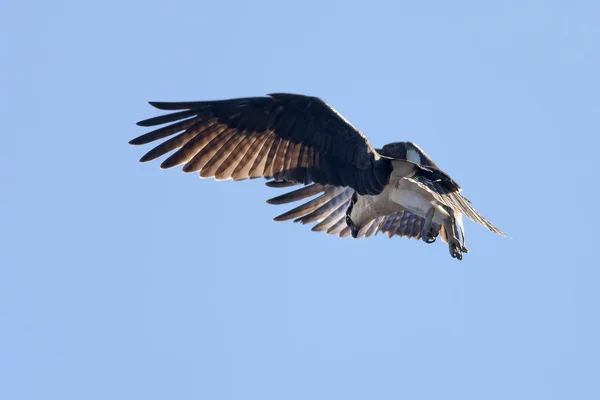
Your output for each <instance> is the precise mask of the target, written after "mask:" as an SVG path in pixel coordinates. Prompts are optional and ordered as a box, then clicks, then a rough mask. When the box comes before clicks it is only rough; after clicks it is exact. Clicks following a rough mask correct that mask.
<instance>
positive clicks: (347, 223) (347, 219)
mask: <svg viewBox="0 0 600 400" xmlns="http://www.w3.org/2000/svg"><path fill="white" fill-rule="evenodd" d="M346 225H348V226H352V220H351V219H350V216H349V215H346Z"/></svg>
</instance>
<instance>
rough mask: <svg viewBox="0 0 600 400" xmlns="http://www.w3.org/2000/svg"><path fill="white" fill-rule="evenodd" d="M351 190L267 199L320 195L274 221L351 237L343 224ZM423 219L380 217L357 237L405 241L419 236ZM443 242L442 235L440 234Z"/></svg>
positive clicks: (323, 188) (314, 190) (309, 190)
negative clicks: (309, 224)
mask: <svg viewBox="0 0 600 400" xmlns="http://www.w3.org/2000/svg"><path fill="white" fill-rule="evenodd" d="M267 186H270V187H288V186H290V184H289V183H288V182H277V181H270V182H267ZM353 194H354V190H352V189H351V188H343V187H335V186H327V185H320V184H312V185H308V186H304V187H302V188H300V189H297V190H294V191H292V192H288V193H285V194H282V195H281V196H277V197H274V198H272V199H269V200H267V203H269V204H289V203H293V202H296V201H302V200H307V199H309V198H311V197H313V196H316V195H319V196H317V197H315V198H313V199H312V200H309V201H306V202H305V203H303V204H301V205H300V206H298V207H296V208H294V209H292V210H290V211H288V212H285V213H283V214H281V215H279V216H277V217H275V218H274V220H275V221H288V220H291V219H293V220H294V222H300V223H301V224H308V223H313V222H316V225H314V226H313V227H312V230H313V231H316V232H326V233H327V234H330V235H338V236H339V237H347V236H350V233H351V232H350V228H349V227H348V226H347V225H346V210H347V209H348V206H349V205H350V201H351V199H352V195H353ZM423 223H424V219H423V218H421V217H419V216H418V215H416V214H414V213H412V212H410V211H408V210H405V211H399V212H396V213H394V214H391V215H388V216H385V217H379V218H376V219H374V220H373V221H371V222H370V223H369V224H367V225H366V226H364V227H363V228H362V229H361V230H360V232H359V234H358V237H361V236H365V237H369V236H372V235H373V234H377V233H379V232H383V233H386V234H387V235H388V237H392V236H394V235H397V236H404V237H407V238H415V239H419V238H420V237H421V226H422V224H423ZM440 229H441V230H443V227H441V226H440V225H438V224H434V225H433V226H432V234H433V236H437V235H438V234H439V233H440ZM442 238H443V239H444V240H446V239H445V235H442Z"/></svg>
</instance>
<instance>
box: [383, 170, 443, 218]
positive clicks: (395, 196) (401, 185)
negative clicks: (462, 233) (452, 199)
mask: <svg viewBox="0 0 600 400" xmlns="http://www.w3.org/2000/svg"><path fill="white" fill-rule="evenodd" d="M389 200H390V201H391V202H393V203H396V204H398V205H400V206H401V207H402V208H405V209H407V210H409V211H412V212H414V213H415V214H417V215H419V216H421V217H425V216H426V215H427V212H428V211H429V210H430V209H431V208H435V214H434V218H433V220H434V222H436V223H443V221H444V219H445V218H446V217H447V216H448V213H447V212H446V210H444V209H443V208H442V207H441V206H440V205H439V204H438V202H437V201H436V200H435V199H434V198H433V196H431V194H429V193H427V192H426V191H425V190H423V189H421V188H419V186H418V185H416V184H415V183H414V182H411V181H410V180H409V179H400V181H399V182H398V183H397V184H396V185H394V187H393V188H392V189H391V190H390V192H389Z"/></svg>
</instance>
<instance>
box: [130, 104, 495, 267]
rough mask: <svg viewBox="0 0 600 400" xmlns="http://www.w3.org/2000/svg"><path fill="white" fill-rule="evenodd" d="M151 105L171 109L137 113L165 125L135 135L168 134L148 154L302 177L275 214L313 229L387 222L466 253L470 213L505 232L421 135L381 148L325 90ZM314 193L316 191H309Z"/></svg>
mask: <svg viewBox="0 0 600 400" xmlns="http://www.w3.org/2000/svg"><path fill="white" fill-rule="evenodd" d="M150 105H152V106H154V107H155V108H157V109H159V110H166V111H171V113H168V114H165V115H161V116H157V117H153V118H149V119H145V120H143V121H140V122H138V123H137V124H138V125H139V126H143V127H153V126H158V125H164V126H162V127H160V128H157V129H155V130H153V131H151V132H148V133H146V134H144V135H141V136H139V137H137V138H135V139H133V140H131V141H130V142H129V143H131V144H133V145H143V144H148V143H151V142H155V141H158V140H161V139H166V138H168V139H167V140H165V141H163V142H162V143H160V144H158V145H157V146H156V147H154V148H152V149H151V150H150V151H149V152H147V153H146V154H145V155H144V156H143V157H142V158H141V159H140V161H141V162H146V161H150V160H154V159H156V158H158V157H161V156H163V155H166V154H167V153H169V152H172V151H173V150H175V151H174V152H173V153H172V154H170V155H169V157H167V158H166V159H165V160H164V161H163V162H162V163H161V168H165V169H166V168H172V167H175V166H178V165H182V164H183V167H182V169H183V171H184V172H199V174H200V176H201V177H203V178H209V177H213V178H215V179H217V180H225V179H232V180H242V179H252V178H260V177H263V178H266V179H268V180H269V181H268V182H267V183H266V184H267V186H270V187H276V188H282V187H290V186H294V185H302V187H301V188H299V189H296V190H294V191H291V192H288V193H285V194H283V195H281V196H278V197H275V198H272V199H270V200H268V201H267V202H268V203H270V204H287V203H292V202H296V201H303V203H302V204H301V205H299V206H298V207H296V208H294V209H292V210H290V211H288V212H286V213H284V214H282V215H280V216H278V217H276V218H275V220H276V221H286V220H290V219H294V220H295V221H296V222H301V223H303V224H304V223H312V222H316V225H314V226H313V228H312V230H313V231H325V232H326V233H328V234H335V235H338V236H340V237H347V236H352V237H353V238H358V237H369V236H371V235H373V234H376V233H378V232H383V233H386V234H387V235H388V236H389V237H392V236H394V235H397V236H401V237H402V236H404V237H408V238H416V239H421V240H423V241H424V242H426V243H433V242H435V241H436V239H437V237H438V236H440V237H441V239H442V240H443V241H444V242H446V243H448V247H449V251H450V255H451V256H452V257H453V258H457V259H459V260H462V257H463V254H464V253H467V252H468V250H467V248H466V247H465V235H464V227H463V223H462V216H463V215H464V216H466V217H467V218H469V219H471V220H473V221H475V222H477V223H479V224H481V225H483V226H485V227H486V228H488V229H489V230H491V231H492V232H495V233H497V234H499V235H503V236H505V234H504V233H503V232H502V231H500V230H499V229H498V228H496V227H494V226H493V225H492V224H491V223H490V222H489V221H487V220H486V219H485V218H483V217H482V216H481V215H480V214H479V213H478V212H477V211H475V209H474V208H473V207H472V205H471V203H470V201H469V200H467V199H466V198H465V197H463V196H462V194H461V187H460V186H459V185H458V184H457V183H456V182H455V181H454V180H453V179H452V178H451V177H450V176H448V174H446V173H445V172H443V171H442V170H441V169H440V168H439V167H438V166H437V165H436V164H435V162H433V160H432V159H431V158H430V157H429V156H428V155H427V154H425V152H424V151H423V150H421V149H420V148H419V147H418V146H417V145H416V144H414V143H412V142H395V143H390V144H387V145H385V146H383V147H382V148H381V149H375V148H373V146H372V145H371V143H369V141H368V140H367V138H366V137H365V136H364V135H363V134H362V133H361V132H360V131H359V130H357V129H356V128H355V127H354V126H352V125H351V124H350V123H349V122H348V121H347V120H346V119H345V118H344V117H343V116H342V115H340V114H339V113H338V112H337V111H335V110H334V109H333V108H332V107H331V106H329V105H328V104H327V103H325V102H324V101H323V100H321V99H319V98H317V97H310V96H304V95H298V94H288V93H274V94H270V95H268V96H264V97H246V98H236V99H227V100H216V101H199V102H150ZM317 195H318V196H317ZM313 196H317V197H315V198H313V199H310V198H311V197H313ZM309 199H310V200H309Z"/></svg>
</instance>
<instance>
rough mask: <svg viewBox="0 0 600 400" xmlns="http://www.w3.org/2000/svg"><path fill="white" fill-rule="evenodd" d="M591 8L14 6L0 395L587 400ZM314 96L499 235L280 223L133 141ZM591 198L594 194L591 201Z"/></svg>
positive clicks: (7, 76)
mask: <svg viewBox="0 0 600 400" xmlns="http://www.w3.org/2000/svg"><path fill="white" fill-rule="evenodd" d="M599 18H600V4H599V3H598V2H593V1H558V0H555V1H550V0H546V1H541V0H539V1H530V0H520V1H516V0H515V1H503V2H480V1H453V2H446V1H429V2H414V1H410V2H408V1H406V2H391V1H389V2H378V1H369V2H352V1H350V2H348V1H344V2H342V1H339V2H318V1H304V2H301V3H300V2H297V3H295V5H292V4H291V3H285V2H279V1H252V2H241V1H234V2H225V1H224V2H193V1H178V2H171V3H168V2H153V1H144V2H139V1H132V2H125V3H123V2H112V1H106V2H97V3H96V4H90V3H85V2H64V1H56V2H35V1H34V2H12V3H7V4H4V5H3V6H2V12H0V34H1V35H2V37H3V40H2V41H0V49H1V51H2V62H1V63H0V84H1V87H2V93H3V95H2V96H0V110H2V111H1V113H2V117H3V118H2V120H3V121H2V122H3V128H2V132H3V133H2V139H3V144H4V146H3V149H4V151H3V157H1V158H0V193H1V197H0V198H1V200H0V204H1V206H2V207H0V243H2V245H1V248H2V251H1V252H0V264H1V267H0V398H5V399H42V398H43V399H47V400H49V399H61V400H62V399H131V398H144V399H165V398H182V399H242V398H243V399H261V400H267V399H307V398H310V399H332V398H343V399H365V398H375V399H400V398H402V399H441V398H443V399H461V400H465V399H508V398H510V399H532V398H540V399H598V398H600V383H599V382H600V381H599V380H598V377H599V376H600V361H598V360H600V345H599V339H598V338H599V337H600V321H599V317H598V305H599V304H600V295H599V294H598V282H599V280H600V273H599V272H598V262H597V259H598V257H597V254H596V249H597V248H598V245H597V244H596V242H595V241H596V237H595V235H596V232H595V228H596V227H597V223H598V212H597V209H596V208H597V207H596V204H595V203H596V202H595V200H594V199H595V198H596V197H597V194H598V191H597V189H596V186H597V185H596V181H597V179H598V176H597V167H596V164H595V160H596V159H597V147H598V144H599V139H598V132H599V129H600V122H599V119H598V110H599V109H600V95H599V93H600V78H599V77H600V75H599V73H598V71H600V52H598V42H599V39H600V25H599V24H598V21H599ZM271 92H298V93H304V94H311V95H316V96H320V97H322V98H323V99H325V100H326V101H327V102H329V103H330V104H331V105H333V106H334V107H335V108H336V109H337V110H338V111H340V112H341V113H342V114H343V115H344V116H345V117H346V118H348V119H349V120H350V121H351V122H352V123H353V124H354V125H355V126H357V127H358V128H359V129H361V130H362V131H363V132H364V133H365V134H366V135H367V136H368V137H369V139H370V140H371V142H372V143H373V144H374V145H375V146H381V145H383V144H385V143H388V142H392V141H399V140H411V141H414V142H416V143H418V144H419V145H420V146H421V147H422V148H423V149H424V150H425V151H426V152H427V153H428V154H429V155H430V156H432V157H433V158H434V160H435V161H436V162H437V163H438V164H439V165H440V166H441V167H442V168H443V169H445V170H446V171H447V172H448V173H450V174H451V175H452V176H453V177H454V178H455V180H456V181H457V182H459V184H460V185H461V186H462V187H463V188H464V193H465V195H466V196H467V197H468V198H470V199H471V200H472V201H473V203H474V205H475V206H476V208H477V209H478V210H479V211H480V212H481V213H482V214H483V215H485V216H486V217H487V218H489V219H490V220H491V221H492V222H493V223H494V224H496V225H497V226H498V227H499V228H501V229H502V230H504V231H506V232H507V233H508V234H509V235H510V236H511V237H512V239H507V238H502V237H498V236H495V235H493V234H492V233H491V232H488V231H486V230H485V229H484V228H482V227H479V226H477V225H476V224H474V223H471V222H466V233H467V241H468V247H469V249H470V250H471V252H470V253H469V254H468V255H466V257H465V259H464V260H463V261H462V262H457V261H455V260H453V259H452V258H450V256H449V254H448V250H447V247H446V246H445V245H442V244H441V243H436V244H435V245H426V244H424V243H421V242H417V241H414V240H411V241H409V240H406V239H399V238H395V239H391V240H389V239H387V238H385V237H381V236H379V237H375V238H371V239H368V240H350V239H344V240H341V239H337V238H334V237H328V236H325V235H323V234H317V233H312V232H310V229H309V228H308V227H306V226H299V225H297V224H292V223H275V222H272V220H271V219H272V217H274V216H275V215H278V214H279V213H281V212H282V211H284V210H285V208H282V207H275V206H270V205H267V204H266V203H265V200H266V199H267V198H269V197H273V196H274V195H276V194H277V193H279V192H277V191H275V190H273V189H270V188H266V187H265V186H264V185H263V184H262V182H261V181H258V180H254V181H250V182H214V181H212V180H200V179H198V178H197V177H196V176H194V175H186V174H183V173H181V172H180V171H178V170H169V171H162V170H160V169H159V167H158V163H157V162H155V163H150V164H139V163H138V162H137V160H138V159H139V157H140V156H141V155H142V154H144V152H145V150H147V148H135V147H132V146H129V145H128V144H127V142H128V140H130V139H131V138H133V137H135V136H138V135H140V134H141V133H143V132H144V130H143V129H142V128H139V127H136V126H135V124H134V123H135V122H136V121H138V120H140V119H144V118H147V117H150V116H153V115H156V113H155V111H154V110H153V109H152V108H151V107H149V106H148V105H147V103H146V102H147V101H148V100H164V101H178V100H207V99H218V98H228V97H238V96H252V95H263V94H266V93H271ZM588 199H589V200H588ZM594 260H596V261H594Z"/></svg>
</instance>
